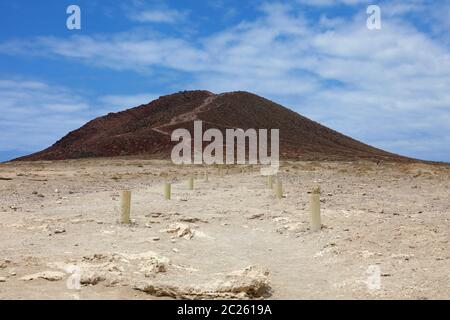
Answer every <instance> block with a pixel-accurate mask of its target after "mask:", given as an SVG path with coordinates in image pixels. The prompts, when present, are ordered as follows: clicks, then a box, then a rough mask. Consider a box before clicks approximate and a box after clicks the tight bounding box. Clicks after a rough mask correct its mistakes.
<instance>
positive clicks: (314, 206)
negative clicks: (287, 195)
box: [267, 175, 322, 231]
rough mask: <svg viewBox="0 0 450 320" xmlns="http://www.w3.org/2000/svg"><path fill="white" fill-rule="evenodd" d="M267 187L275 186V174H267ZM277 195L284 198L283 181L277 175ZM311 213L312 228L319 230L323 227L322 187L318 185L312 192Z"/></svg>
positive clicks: (278, 197)
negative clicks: (321, 210)
mask: <svg viewBox="0 0 450 320" xmlns="http://www.w3.org/2000/svg"><path fill="white" fill-rule="evenodd" d="M267 187H268V188H269V189H273V187H274V176H273V175H268V176H267ZM275 196H276V198H277V199H282V198H283V182H282V181H281V179H280V178H278V177H277V179H276V185H275ZM309 213H310V222H311V230H312V231H319V230H321V229H322V221H321V214H320V187H316V188H314V189H313V190H312V192H311V193H310V205H309Z"/></svg>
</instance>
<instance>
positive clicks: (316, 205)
mask: <svg viewBox="0 0 450 320" xmlns="http://www.w3.org/2000/svg"><path fill="white" fill-rule="evenodd" d="M219 176H223V171H222V168H219ZM204 180H205V182H207V181H208V172H205V174H204ZM273 180H274V176H273V175H269V176H267V186H268V187H269V188H270V189H273V184H274V181H273ZM187 187H188V189H189V190H194V177H192V176H191V177H189V178H188V181H187ZM275 194H276V198H277V199H282V198H283V183H282V181H281V179H279V178H277V179H276V188H275ZM171 196H172V185H171V184H170V183H168V182H167V183H165V184H164V198H165V199H166V200H170V199H171ZM130 211H131V191H129V190H125V191H122V192H121V194H120V212H121V223H123V224H130V222H131V220H130ZM309 211H310V221H311V230H312V231H319V230H320V229H321V228H322V222H321V216H320V188H319V187H317V188H315V189H313V191H312V192H311V194H310V210H309Z"/></svg>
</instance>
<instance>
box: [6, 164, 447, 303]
mask: <svg viewBox="0 0 450 320" xmlns="http://www.w3.org/2000/svg"><path fill="white" fill-rule="evenodd" d="M204 170H208V171H209V172H210V173H209V182H204V181H203V172H204ZM239 171H240V169H239V168H235V169H232V170H231V171H230V173H229V174H228V175H226V176H224V177H223V178H220V177H219V176H218V175H217V170H216V169H215V168H212V167H208V168H207V167H205V168H201V167H200V168H199V167H182V168H180V167H175V166H172V165H170V164H169V163H168V162H164V161H156V160H126V159H122V160H120V159H116V160H109V159H99V160H79V161H64V162H39V163H23V164H20V163H19V164H3V165H0V177H2V178H12V180H0V279H2V280H5V281H4V282H2V281H0V298H1V299H10V298H23V299H25V298H26V299H29V298H31V299H36V298H44V299H71V298H81V299H92V298H105V299H113V298H120V299H136V298H138V299H155V297H154V296H151V295H148V294H145V293H143V292H141V291H137V290H135V289H133V286H134V284H135V282H137V281H138V280H139V281H140V280H142V279H143V280H148V281H157V282H161V281H163V282H164V281H165V282H170V283H172V284H175V285H180V286H187V287H189V286H192V285H195V286H197V285H199V286H202V285H204V284H208V283H210V282H213V281H215V280H217V279H222V278H223V277H224V275H226V274H228V273H230V272H233V271H236V270H242V269H243V268H245V267H247V266H250V265H254V266H258V267H260V268H262V269H267V270H268V271H269V272H270V275H269V281H270V284H271V287H272V296H271V297H272V298H274V299H281V298H283V299H307V298H315V299H316V298H318V299H324V298H331V299H342V298H350V299H355V298H368V299H383V298H408V299H425V298H428V299H449V298H450V243H449V241H450V201H449V200H450V168H449V167H448V166H447V167H445V166H428V165H423V164H413V165H392V164H382V165H379V166H377V165H376V164H371V163H363V162H361V163H357V164H349V163H311V162H298V163H293V162H289V163H285V164H284V165H283V167H282V173H281V175H280V176H281V178H282V180H283V183H284V188H285V198H283V199H281V200H277V199H275V194H274V191H273V190H270V189H268V188H267V186H266V179H265V178H264V177H261V176H260V175H259V171H258V169H257V168H253V169H252V170H249V172H247V173H245V174H240V173H239ZM192 173H197V174H198V179H197V180H196V183H195V190H194V191H189V190H187V183H186V181H187V176H188V174H192ZM167 179H169V180H172V179H174V180H176V181H175V182H174V185H173V186H172V191H173V195H172V200H170V201H166V200H164V196H163V184H164V182H165V181H166V180H167ZM315 185H320V186H321V188H322V200H323V203H322V204H321V205H322V213H323V216H322V221H323V224H324V225H325V227H324V229H323V230H322V231H321V232H318V233H313V232H311V231H309V230H308V226H309V224H308V218H309V217H308V201H309V196H308V194H307V192H308V191H309V190H311V189H312V187H313V186H315ZM122 189H131V190H132V219H134V220H135V224H134V225H133V226H131V227H128V226H122V225H119V224H118V223H117V221H118V219H119V212H118V207H119V191H120V190H122ZM186 218H193V220H191V219H187V220H188V221H195V222H187V221H183V220H186ZM174 223H183V224H185V225H187V226H189V227H190V229H191V231H193V237H192V238H191V239H188V238H189V237H186V239H185V238H179V237H177V236H176V234H172V233H167V232H164V230H165V229H168V228H169V229H170V227H171V225H173V224H174ZM148 251H152V252H154V253H155V254H157V255H160V256H161V257H163V258H168V259H169V261H170V266H169V267H168V268H167V270H166V271H165V272H155V273H154V274H150V275H149V276H148V277H147V278H146V277H145V276H143V271H142V270H141V269H139V268H140V265H138V264H139V263H141V262H139V261H140V260H127V262H126V264H125V266H124V267H123V265H120V266H119V265H116V266H115V267H117V268H118V269H120V268H122V267H123V268H125V269H122V270H115V271H114V270H113V271H111V272H110V271H108V270H103V271H102V272H106V273H108V272H110V273H109V275H110V276H111V277H113V278H114V277H116V278H117V282H114V281H112V282H111V281H110V280H111V279H109V280H108V281H102V282H99V283H98V284H96V285H87V286H82V288H81V290H80V291H77V290H70V289H68V288H67V285H66V281H67V278H64V279H62V280H55V281H49V280H45V279H40V278H39V279H35V280H29V281H24V280H21V278H22V277H25V276H28V275H33V274H36V273H41V272H47V271H53V272H62V271H63V270H62V268H63V267H62V266H64V265H66V266H67V265H71V264H73V265H83V263H91V262H92V259H93V258H92V256H93V255H95V254H97V255H103V256H105V257H106V258H105V259H103V260H102V259H100V260H102V261H101V262H102V263H103V262H105V261H106V262H105V263H106V264H105V265H109V264H108V263H109V262H108V261H109V260H108V259H109V258H108V257H112V256H114V254H120V255H130V254H142V253H145V252H148ZM83 257H87V258H85V259H83ZM90 259H91V260H90ZM94 260H95V259H94ZM83 261H84V262H83ZM86 261H87V262H86ZM121 263H122V262H121ZM123 263H125V262H123ZM101 266H103V264H101ZM370 266H379V268H380V271H381V274H382V276H381V289H379V290H369V289H368V287H367V284H366V281H367V277H368V273H367V270H368V268H369V267H370ZM104 269H105V268H104ZM63 272H64V271H63ZM50 274H53V273H50ZM68 276H69V275H68ZM68 276H67V277H68Z"/></svg>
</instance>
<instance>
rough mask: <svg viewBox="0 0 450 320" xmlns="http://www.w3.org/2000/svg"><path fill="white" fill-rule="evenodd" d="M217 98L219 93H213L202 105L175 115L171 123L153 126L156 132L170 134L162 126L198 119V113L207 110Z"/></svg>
mask: <svg viewBox="0 0 450 320" xmlns="http://www.w3.org/2000/svg"><path fill="white" fill-rule="evenodd" d="M216 98H217V95H213V96H210V97H207V98H206V99H205V101H203V103H202V104H201V105H200V106H198V107H197V108H195V109H194V110H192V111H189V112H186V113H183V114H181V115H178V116H176V117H173V118H172V119H171V120H170V122H169V123H167V124H164V125H162V126H159V127H156V128H152V130H154V131H156V132H159V133H162V134H164V135H168V136H170V134H169V133H167V132H166V131H164V130H162V129H161V128H165V127H168V126H174V125H177V124H180V123H185V122H188V121H195V120H197V116H198V114H199V113H201V112H203V111H205V110H206V108H207V107H208V106H209V105H210V104H211V103H213V102H214V100H215V99H216Z"/></svg>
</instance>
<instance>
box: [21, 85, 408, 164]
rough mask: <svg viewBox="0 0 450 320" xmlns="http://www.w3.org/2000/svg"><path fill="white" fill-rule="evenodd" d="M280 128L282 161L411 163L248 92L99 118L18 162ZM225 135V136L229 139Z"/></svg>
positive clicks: (165, 101)
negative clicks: (182, 132)
mask: <svg viewBox="0 0 450 320" xmlns="http://www.w3.org/2000/svg"><path fill="white" fill-rule="evenodd" d="M194 120H202V121H203V130H206V129H208V128H218V129H221V130H223V132H224V130H225V129H227V128H242V129H244V130H246V129H249V128H254V129H280V157H281V159H302V160H356V159H375V160H391V161H407V160H408V159H407V158H404V157H401V156H398V155H395V154H391V153H388V152H385V151H383V150H379V149H376V148H373V147H371V146H368V145H366V144H363V143H361V142H359V141H356V140H354V139H352V138H350V137H347V136H345V135H343V134H340V133H339V132H336V131H334V130H331V129H329V128H327V127H324V126H322V125H320V124H318V123H316V122H314V121H312V120H309V119H307V118H305V117H303V116H301V115H299V114H297V113H295V112H294V111H291V110H289V109H287V108H284V107H283V106H281V105H279V104H276V103H274V102H272V101H270V100H267V99H264V98H262V97H259V96H257V95H254V94H251V93H248V92H230V93H223V94H213V93H211V92H208V91H185V92H179V93H175V94H172V95H168V96H163V97H160V98H159V99H157V100H155V101H152V102H150V103H149V104H145V105H141V106H139V107H136V108H132V109H129V110H126V111H122V112H118V113H110V114H108V115H106V116H103V117H99V118H97V119H94V120H92V121H90V122H88V123H87V124H85V125H84V126H82V127H81V128H79V129H78V130H75V131H72V132H70V133H69V134H68V135H66V136H65V137H64V138H62V139H61V140H59V141H58V142H56V143H55V144H54V145H53V146H51V147H49V148H48V149H45V150H43V151H40V152H37V153H34V154H31V155H29V156H25V157H22V158H19V159H17V160H63V159H76V158H86V157H114V156H131V155H134V156H135V155H139V156H143V157H169V156H170V153H171V150H172V148H173V146H174V145H175V144H176V143H177V142H172V141H171V140H170V135H171V133H172V131H173V130H174V129H176V128H186V129H189V130H191V132H192V129H193V121H194ZM224 136H225V135H224Z"/></svg>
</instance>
